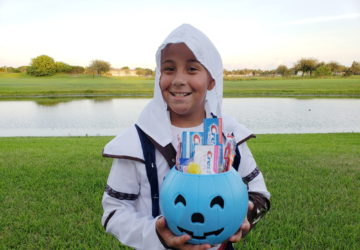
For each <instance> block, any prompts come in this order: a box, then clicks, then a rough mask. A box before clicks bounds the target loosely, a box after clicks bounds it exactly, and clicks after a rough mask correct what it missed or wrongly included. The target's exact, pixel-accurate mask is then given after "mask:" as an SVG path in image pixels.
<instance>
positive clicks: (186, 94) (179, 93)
mask: <svg viewBox="0 0 360 250" xmlns="http://www.w3.org/2000/svg"><path fill="white" fill-rule="evenodd" d="M169 92H170V94H171V95H172V96H188V95H191V92H172V91H169Z"/></svg>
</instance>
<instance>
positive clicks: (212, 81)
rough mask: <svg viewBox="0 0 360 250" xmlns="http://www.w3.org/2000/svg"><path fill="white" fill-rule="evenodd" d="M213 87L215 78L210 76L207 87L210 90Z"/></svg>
mask: <svg viewBox="0 0 360 250" xmlns="http://www.w3.org/2000/svg"><path fill="white" fill-rule="evenodd" d="M214 87H215V80H214V79H212V78H211V80H210V82H209V85H208V88H207V89H208V90H212V89H213V88H214Z"/></svg>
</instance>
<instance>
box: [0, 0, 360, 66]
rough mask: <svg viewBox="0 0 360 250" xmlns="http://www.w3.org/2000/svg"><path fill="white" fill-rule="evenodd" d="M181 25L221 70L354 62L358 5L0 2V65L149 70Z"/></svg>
mask: <svg viewBox="0 0 360 250" xmlns="http://www.w3.org/2000/svg"><path fill="white" fill-rule="evenodd" d="M183 23H189V24H191V25H193V26H195V27H196V28H198V29H200V30H202V31H203V32H204V33H205V34H206V35H207V36H208V37H209V38H210V40H211V41H212V42H213V43H214V44H215V46H216V47H217V49H218V50H219V52H220V54H221V56H222V59H223V64H224V68H225V69H228V70H231V69H242V68H252V69H263V70H265V69H274V68H276V67H277V66H278V65H280V64H284V65H286V66H288V67H292V66H293V65H294V64H295V63H296V62H297V61H298V60H299V59H301V58H315V59H317V60H319V61H324V62H330V61H336V62H339V63H341V64H343V65H345V66H350V65H351V63H352V62H353V61H360V0H270V1H269V0H261V1H260V0H222V1H221V0H177V1H173V0H151V1H148V0H147V1H146V0H61V1H59V0H0V66H12V67H19V66H23V65H29V64H30V63H31V59H32V58H35V57H37V56H39V55H43V54H45V55H48V56H51V57H52V58H54V60H55V61H62V62H65V63H68V64H70V65H80V66H88V65H89V64H90V63H91V61H92V60H95V59H100V60H104V61H107V62H109V63H110V64H111V66H112V67H114V68H121V67H124V66H128V67H130V68H135V67H148V68H151V69H154V68H155V53H156V50H157V48H158V46H160V44H161V42H162V41H163V40H164V39H165V37H166V36H167V35H168V34H169V33H170V32H171V31H172V30H173V29H175V28H176V27H178V26H179V25H181V24H183Z"/></svg>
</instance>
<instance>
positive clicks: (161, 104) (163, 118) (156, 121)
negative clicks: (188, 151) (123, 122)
mask: <svg viewBox="0 0 360 250" xmlns="http://www.w3.org/2000/svg"><path fill="white" fill-rule="evenodd" d="M169 43H185V44H186V46H187V47H188V48H189V49H190V50H191V51H192V52H193V54H194V55H195V57H196V59H197V60H198V61H199V62H200V63H201V64H202V65H203V66H204V67H205V68H206V69H207V70H208V71H209V73H210V75H211V77H212V78H213V79H214V80H215V87H214V88H213V89H212V90H208V91H207V94H206V103H205V110H206V113H207V114H208V115H209V114H210V113H213V114H214V115H216V116H217V117H222V112H221V104H222V95H223V66H222V60H221V57H220V54H219V52H218V51H217V49H216V48H215V46H214V45H213V44H212V42H211V41H210V39H209V38H208V37H207V36H206V35H205V34H204V33H202V32H201V31H200V30H198V29H196V28H194V27H193V26H191V25H189V24H183V25H181V26H179V27H178V28H176V29H175V30H174V31H172V32H171V33H170V35H169V36H168V37H167V38H166V39H165V40H164V42H163V43H162V44H161V45H160V47H159V48H158V50H157V52H156V75H155V86H154V97H153V99H152V100H151V101H150V102H149V103H148V105H147V106H146V107H145V108H144V110H143V111H142V113H141V114H140V117H139V120H138V121H137V125H138V126H139V127H140V128H141V129H142V130H143V131H144V132H145V133H146V134H147V135H149V136H150V137H152V138H153V139H154V140H155V141H156V142H158V143H159V144H160V145H161V146H163V147H164V146H166V145H167V144H169V143H171V140H172V138H171V137H172V135H171V122H170V117H169V112H168V111H167V104H166V102H165V101H164V99H163V97H162V94H161V90H160V77H161V72H160V65H161V51H162V50H163V49H164V48H165V47H166V45H167V44H169Z"/></svg>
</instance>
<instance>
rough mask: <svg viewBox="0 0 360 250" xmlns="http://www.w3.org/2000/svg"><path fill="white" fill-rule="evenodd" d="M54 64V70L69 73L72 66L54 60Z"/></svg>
mask: <svg viewBox="0 0 360 250" xmlns="http://www.w3.org/2000/svg"><path fill="white" fill-rule="evenodd" d="M55 65H56V72H61V73H70V72H71V70H72V67H71V66H70V65H69V64H66V63H63V62H56V63H55Z"/></svg>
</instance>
